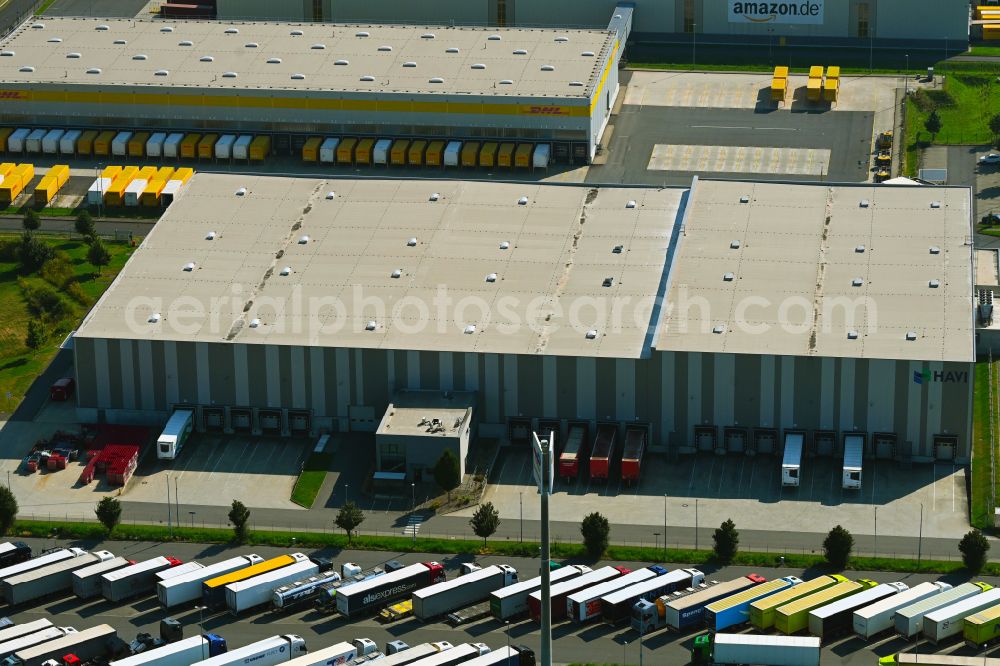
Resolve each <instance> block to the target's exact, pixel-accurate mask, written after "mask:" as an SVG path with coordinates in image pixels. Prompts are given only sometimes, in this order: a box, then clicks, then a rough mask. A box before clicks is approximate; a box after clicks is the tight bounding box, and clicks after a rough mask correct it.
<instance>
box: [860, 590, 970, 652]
mask: <svg viewBox="0 0 1000 666" xmlns="http://www.w3.org/2000/svg"><path fill="white" fill-rule="evenodd" d="M950 589H951V585H949V584H948V583H920V584H919V585H916V586H914V587H911V588H910V589H908V590H906V591H905V592H900V593H899V594H894V595H892V596H891V597H888V598H886V599H883V600H882V601H877V602H875V603H873V604H871V605H869V606H865V607H864V608H859V609H858V610H856V611H854V617H853V620H852V626H853V628H854V633H855V634H857V635H858V636H860V637H861V638H863V639H865V640H866V641H867V640H871V639H872V638H874V637H875V636H878V635H879V634H881V633H883V632H886V631H890V630H891V629H892V628H893V616H895V614H896V611H898V610H899V609H901V608H906V607H907V606H911V605H913V604H915V603H917V602H918V601H923V600H924V599H927V598H928V597H931V596H933V595H935V594H938V593H939V592H943V591H946V590H950Z"/></svg>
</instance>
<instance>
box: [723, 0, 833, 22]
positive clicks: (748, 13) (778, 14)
mask: <svg viewBox="0 0 1000 666" xmlns="http://www.w3.org/2000/svg"><path fill="white" fill-rule="evenodd" d="M727 2H728V3H729V22H730V23H795V24H800V25H807V24H808V25H820V24H822V23H823V0H799V1H798V2H796V1H791V2H781V1H780V0H779V1H778V2H774V1H772V0H766V1H765V0H761V1H760V2H746V1H744V0H727Z"/></svg>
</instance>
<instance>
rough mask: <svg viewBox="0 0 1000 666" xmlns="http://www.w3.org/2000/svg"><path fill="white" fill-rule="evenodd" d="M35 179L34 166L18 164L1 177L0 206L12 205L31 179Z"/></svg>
mask: <svg viewBox="0 0 1000 666" xmlns="http://www.w3.org/2000/svg"><path fill="white" fill-rule="evenodd" d="M34 177H35V165H34V164H18V165H17V166H15V167H14V168H12V169H11V170H10V172H9V173H7V174H5V175H4V177H3V182H2V183H0V205H2V206H9V205H11V204H12V203H14V199H16V198H17V197H18V196H19V195H20V194H21V192H23V191H24V188H25V187H27V185H28V183H30V182H31V179H32V178H34Z"/></svg>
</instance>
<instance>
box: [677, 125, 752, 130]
mask: <svg viewBox="0 0 1000 666" xmlns="http://www.w3.org/2000/svg"><path fill="white" fill-rule="evenodd" d="M690 127H691V129H735V130H748V129H754V128H753V127H750V126H749V125H691V126H690Z"/></svg>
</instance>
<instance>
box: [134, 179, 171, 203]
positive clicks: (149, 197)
mask: <svg viewBox="0 0 1000 666" xmlns="http://www.w3.org/2000/svg"><path fill="white" fill-rule="evenodd" d="M166 186H167V181H166V179H162V180H161V179H159V178H156V179H154V180H151V181H149V184H147V185H146V189H144V190H143V191H142V195H140V197H139V202H140V203H141V204H142V205H143V206H147V207H149V208H155V207H156V206H159V205H160V192H162V191H163V188H164V187H166Z"/></svg>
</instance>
